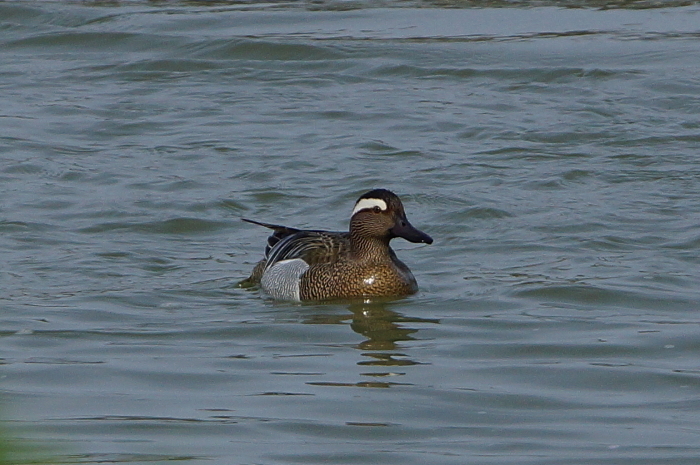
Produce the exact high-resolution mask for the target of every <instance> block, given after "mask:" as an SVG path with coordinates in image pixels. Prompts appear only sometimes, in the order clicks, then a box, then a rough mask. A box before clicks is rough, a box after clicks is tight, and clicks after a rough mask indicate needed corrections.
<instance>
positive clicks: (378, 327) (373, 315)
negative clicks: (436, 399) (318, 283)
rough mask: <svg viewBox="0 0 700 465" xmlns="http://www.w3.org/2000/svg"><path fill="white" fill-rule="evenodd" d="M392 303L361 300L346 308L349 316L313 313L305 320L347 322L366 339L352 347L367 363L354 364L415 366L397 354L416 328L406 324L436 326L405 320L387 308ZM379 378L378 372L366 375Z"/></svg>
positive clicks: (408, 357) (423, 320) (432, 321)
mask: <svg viewBox="0 0 700 465" xmlns="http://www.w3.org/2000/svg"><path fill="white" fill-rule="evenodd" d="M395 300H396V299H394V300H386V299H385V300H365V301H363V302H354V303H351V304H349V305H348V307H347V308H348V310H349V311H350V313H351V315H350V316H348V315H328V314H315V315H313V316H312V317H311V318H309V319H307V320H306V323H310V324H339V323H343V322H346V321H347V320H348V319H350V320H351V321H350V328H351V329H352V330H353V331H355V332H356V333H357V334H360V335H362V336H363V337H365V338H366V339H365V340H364V341H362V342H360V343H358V344H357V345H356V346H355V348H357V349H359V350H362V351H366V352H363V354H362V355H363V356H365V357H367V358H369V360H363V361H361V362H358V365H361V366H385V367H396V366H409V365H418V364H420V362H419V361H416V360H413V359H411V358H410V356H409V355H407V354H406V353H403V352H399V351H400V350H401V348H402V344H401V342H403V341H413V340H416V339H417V338H416V337H415V334H416V333H417V332H418V331H419V330H418V328H415V327H413V328H412V327H410V326H409V325H410V323H433V324H436V323H439V322H440V321H439V320H436V319H426V318H417V317H407V316H404V315H401V314H400V313H397V312H395V311H393V310H391V309H390V307H391V306H392V302H395ZM367 375H371V376H381V375H382V374H381V373H367Z"/></svg>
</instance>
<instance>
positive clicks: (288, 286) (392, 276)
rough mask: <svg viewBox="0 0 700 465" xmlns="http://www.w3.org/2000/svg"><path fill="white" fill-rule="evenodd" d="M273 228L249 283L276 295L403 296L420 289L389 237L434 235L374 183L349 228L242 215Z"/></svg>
mask: <svg viewBox="0 0 700 465" xmlns="http://www.w3.org/2000/svg"><path fill="white" fill-rule="evenodd" d="M242 220H243V221H245V222H247V223H251V224H255V225H258V226H263V227H265V228H269V229H271V230H272V231H273V232H272V234H271V235H270V236H269V237H268V239H267V246H266V248H265V255H264V258H263V259H262V260H260V261H259V262H258V263H257V264H256V265H255V267H254V268H253V271H252V273H251V275H250V277H248V278H247V279H245V280H243V281H242V282H241V283H240V284H241V285H242V286H243V287H250V286H258V287H260V288H261V289H262V290H263V291H264V292H265V293H266V294H267V295H269V296H270V297H272V298H273V299H276V300H288V301H299V302H301V301H323V300H333V299H352V298H370V297H384V296H386V297H394V296H395V297H401V296H407V295H411V294H415V293H416V292H417V291H418V284H417V282H416V278H415V277H414V276H413V273H411V270H410V269H409V268H408V266H406V265H405V264H404V263H403V262H402V261H401V260H399V259H398V257H397V256H396V253H395V252H394V250H393V249H392V248H391V247H390V245H389V243H390V241H391V240H392V239H394V238H396V237H400V238H403V239H405V240H407V241H409V242H413V243H424V244H432V243H433V239H432V238H431V237H430V236H429V235H427V234H426V233H424V232H422V231H419V230H418V229H416V228H415V227H414V226H413V225H412V224H411V223H410V222H409V221H408V219H407V218H406V212H405V211H404V207H403V204H402V203H401V199H399V197H398V196H397V195H396V194H394V193H393V192H391V191H389V190H387V189H373V190H370V191H369V192H366V193H364V194H362V195H361V196H360V198H359V199H357V202H355V206H354V208H353V210H352V214H351V216H350V227H349V231H347V232H334V231H324V230H304V229H296V228H291V227H287V226H280V225H276V224H270V223H263V222H260V221H255V220H250V219H247V218H242Z"/></svg>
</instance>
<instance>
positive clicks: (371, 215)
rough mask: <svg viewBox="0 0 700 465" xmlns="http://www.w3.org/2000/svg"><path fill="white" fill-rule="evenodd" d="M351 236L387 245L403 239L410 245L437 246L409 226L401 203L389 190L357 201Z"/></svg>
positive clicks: (376, 192) (371, 193)
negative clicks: (377, 240) (382, 241)
mask: <svg viewBox="0 0 700 465" xmlns="http://www.w3.org/2000/svg"><path fill="white" fill-rule="evenodd" d="M350 233H351V234H353V235H355V234H356V235H358V236H360V237H367V238H369V237H374V238H379V239H384V240H386V241H387V242H388V241H390V240H391V239H393V238H395V237H402V238H404V239H406V240H407V241H409V242H423V243H425V244H432V243H433V239H432V238H431V237H430V236H428V235H427V234H425V233H424V232H421V231H419V230H417V229H416V228H414V227H413V225H411V223H409V222H408V219H407V218H406V212H404V209H403V204H402V203H401V200H400V199H399V197H398V196H397V195H396V194H394V193H393V192H391V191H388V190H386V189H374V190H371V191H369V192H367V193H365V194H363V195H362V196H361V197H360V198H359V199H358V200H357V203H355V208H354V209H353V210H352V218H351V219H350Z"/></svg>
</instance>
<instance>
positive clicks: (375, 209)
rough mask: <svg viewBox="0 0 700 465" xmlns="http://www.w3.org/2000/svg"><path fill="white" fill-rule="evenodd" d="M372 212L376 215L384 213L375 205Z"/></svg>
mask: <svg viewBox="0 0 700 465" xmlns="http://www.w3.org/2000/svg"><path fill="white" fill-rule="evenodd" d="M372 211H373V212H374V213H380V212H381V211H382V209H381V208H379V207H377V206H376V205H375V206H374V208H372Z"/></svg>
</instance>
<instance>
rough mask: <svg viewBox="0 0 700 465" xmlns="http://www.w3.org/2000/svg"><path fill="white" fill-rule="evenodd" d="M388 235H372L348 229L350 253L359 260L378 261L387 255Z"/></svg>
mask: <svg viewBox="0 0 700 465" xmlns="http://www.w3.org/2000/svg"><path fill="white" fill-rule="evenodd" d="M389 240H390V238H389V237H373V236H369V237H368V236H366V235H362V234H359V233H358V232H357V231H354V230H353V229H352V228H351V229H350V245H351V247H352V254H353V255H355V257H357V258H358V259H360V260H375V261H380V260H383V259H386V258H388V257H389V254H388V253H387V252H388V251H389Z"/></svg>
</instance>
